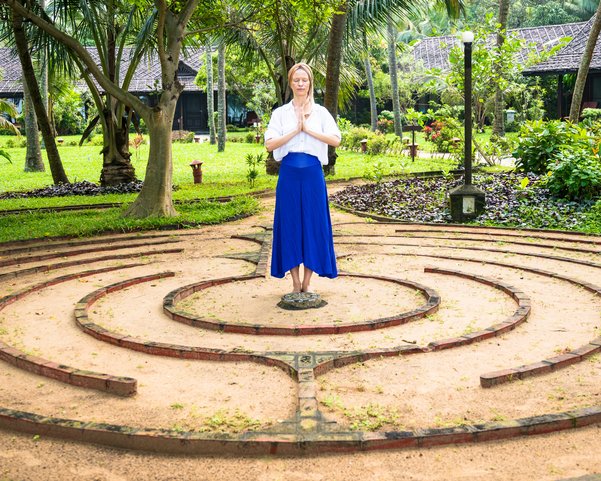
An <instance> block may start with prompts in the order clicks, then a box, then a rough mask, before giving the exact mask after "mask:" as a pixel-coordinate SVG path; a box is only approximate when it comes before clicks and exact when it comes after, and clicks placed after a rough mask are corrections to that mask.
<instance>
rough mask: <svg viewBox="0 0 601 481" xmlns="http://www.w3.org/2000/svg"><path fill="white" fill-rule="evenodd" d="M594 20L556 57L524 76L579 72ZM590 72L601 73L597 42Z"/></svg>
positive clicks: (530, 69)
mask: <svg viewBox="0 0 601 481" xmlns="http://www.w3.org/2000/svg"><path fill="white" fill-rule="evenodd" d="M594 18H595V17H593V18H591V19H590V20H589V21H588V22H585V23H584V24H583V26H582V28H581V29H580V30H579V31H578V32H577V33H576V34H575V35H574V38H573V40H572V41H571V42H570V43H569V44H567V45H566V46H565V47H564V48H562V49H561V50H560V51H559V52H557V54H556V55H554V56H553V57H551V58H550V59H548V60H546V61H544V62H541V63H539V64H537V65H535V66H533V67H531V68H529V69H528V70H526V71H524V74H525V75H541V74H563V73H575V72H578V69H579V67H580V61H581V59H582V54H583V53H584V49H585V47H586V43H587V41H588V37H589V34H590V31H591V26H592V23H593V21H594ZM589 71H592V72H595V71H596V72H600V71H601V44H600V43H599V41H597V44H596V46H595V50H594V52H593V57H592V59H591V64H590V67H589Z"/></svg>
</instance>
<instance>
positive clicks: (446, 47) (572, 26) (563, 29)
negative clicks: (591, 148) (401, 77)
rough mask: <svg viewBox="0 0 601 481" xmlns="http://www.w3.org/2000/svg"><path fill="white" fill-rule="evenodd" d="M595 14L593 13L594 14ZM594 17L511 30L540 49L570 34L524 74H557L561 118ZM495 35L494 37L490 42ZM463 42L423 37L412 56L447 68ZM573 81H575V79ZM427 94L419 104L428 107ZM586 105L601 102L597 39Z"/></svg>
mask: <svg viewBox="0 0 601 481" xmlns="http://www.w3.org/2000/svg"><path fill="white" fill-rule="evenodd" d="M593 18H594V17H593ZM592 21H593V19H592V18H591V20H589V21H588V22H576V23H567V24H562V25H545V26H541V27H530V28H520V29H514V30H510V32H512V33H514V34H516V35H517V36H518V37H519V38H522V39H524V40H525V42H526V44H527V45H530V46H534V48H535V49H536V50H537V51H539V52H540V51H541V50H542V49H549V48H551V47H553V46H555V45H558V44H560V42H561V41H562V39H564V38H566V37H568V38H571V40H570V41H569V43H568V44H567V45H565V46H564V47H563V48H561V49H560V50H559V51H558V52H557V53H556V54H555V55H553V56H552V57H551V58H549V59H548V60H546V61H543V62H541V63H539V64H537V65H535V66H532V67H528V68H527V69H526V70H524V71H523V72H522V73H523V75H538V76H548V75H554V76H557V79H558V81H557V109H556V115H557V117H559V118H562V117H564V116H565V115H567V113H568V110H569V105H570V101H571V91H570V90H569V89H567V88H566V83H567V82H565V76H566V75H568V74H577V73H578V68H579V66H580V59H581V57H582V53H583V51H584V47H585V45H586V41H587V39H588V35H589V32H590V29H591V25H592ZM493 41H494V39H492V38H491V42H493ZM459 42H460V40H459V38H458V37H455V36H452V35H447V36H442V37H428V38H424V39H422V40H421V41H420V42H418V43H417V44H416V45H415V47H414V48H413V51H412V53H413V57H414V59H415V61H416V63H421V64H422V65H423V68H424V69H426V70H429V69H440V70H442V71H445V70H448V69H449V68H450V65H449V51H450V49H451V47H452V46H453V45H456V44H458V43H459ZM529 51H530V48H524V50H523V51H522V52H521V53H520V55H519V56H518V58H519V61H523V62H524V63H525V60H526V57H527V55H528V52H529ZM572 83H573V82H572ZM429 100H431V99H430V98H428V97H425V98H421V99H419V102H418V105H417V108H418V109H420V110H426V109H427V108H428V102H429ZM583 105H584V106H585V107H597V106H599V105H601V45H600V44H599V42H598V43H597V47H596V49H595V53H594V55H593V60H592V63H591V67H590V71H589V76H588V79H587V84H586V90H585V93H584V97H583Z"/></svg>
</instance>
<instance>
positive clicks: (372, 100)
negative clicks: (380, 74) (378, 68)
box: [363, 30, 378, 132]
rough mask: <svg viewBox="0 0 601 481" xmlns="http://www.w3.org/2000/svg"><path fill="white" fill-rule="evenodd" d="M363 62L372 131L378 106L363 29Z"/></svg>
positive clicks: (376, 117) (375, 126) (374, 128)
mask: <svg viewBox="0 0 601 481" xmlns="http://www.w3.org/2000/svg"><path fill="white" fill-rule="evenodd" d="M363 63H364V64H365V80H366V82H367V89H368V90H369V113H370V125H371V130H372V132H375V130H376V128H377V127H378V106H377V103H376V92H375V89H374V77H373V74H372V72H371V61H370V59H369V45H368V43H367V34H366V33H365V30H363Z"/></svg>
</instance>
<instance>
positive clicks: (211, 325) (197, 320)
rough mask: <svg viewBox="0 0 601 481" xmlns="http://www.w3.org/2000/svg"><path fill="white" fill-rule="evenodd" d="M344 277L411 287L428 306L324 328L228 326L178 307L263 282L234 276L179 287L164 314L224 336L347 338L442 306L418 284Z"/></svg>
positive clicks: (166, 303)
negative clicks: (234, 285)
mask: <svg viewBox="0 0 601 481" xmlns="http://www.w3.org/2000/svg"><path fill="white" fill-rule="evenodd" d="M340 276H343V277H358V278H364V279H377V280H380V281H385V282H392V283H395V284H399V285H402V286H406V287H410V288H411V289H415V290H417V291H419V292H421V293H422V295H423V296H424V297H425V298H426V303H425V304H424V305H422V306H420V307H418V308H416V309H413V310H411V311H408V312H403V313H400V314H395V315H393V316H390V317H385V318H381V319H374V320H370V321H366V322H362V323H350V322H347V323H344V322H343V323H338V324H336V325H333V324H323V325H306V326H305V325H292V326H288V325H269V326H267V325H261V324H250V323H243V322H225V321H214V320H212V319H208V318H203V317H199V316H195V315H193V314H189V313H187V312H185V311H182V310H179V309H178V308H177V306H176V303H177V302H179V301H182V300H183V299H185V298H186V297H189V296H191V295H192V294H194V293H195V292H199V291H202V290H204V289H208V288H210V287H214V286H218V285H222V284H227V283H230V282H239V281H247V280H252V279H256V278H260V277H262V276H260V275H250V276H234V277H226V278H222V279H212V280H208V281H202V282H197V283H194V284H189V285H187V286H184V287H180V288H178V289H175V290H174V291H171V292H170V293H169V294H167V295H166V296H165V298H164V299H163V312H164V313H165V314H166V315H167V316H168V317H169V318H171V319H173V320H175V321H179V322H183V323H184V324H189V325H191V326H195V327H201V328H203V329H211V330H218V331H223V332H235V333H242V334H255V335H265V336H272V335H277V336H308V335H315V334H345V333H348V332H359V331H372V330H376V329H383V328H386V327H391V326H398V325H400V324H405V323H407V322H410V321H414V320H416V319H421V318H423V317H425V316H427V315H428V314H431V313H433V312H436V311H437V310H438V307H439V306H440V296H439V295H438V293H437V292H436V291H434V290H433V289H431V288H429V287H426V286H423V285H421V284H418V283H416V282H412V281H408V280H402V279H396V278H392V277H384V276H372V275H365V274H351V273H340Z"/></svg>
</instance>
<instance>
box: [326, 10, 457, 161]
mask: <svg viewBox="0 0 601 481" xmlns="http://www.w3.org/2000/svg"><path fill="white" fill-rule="evenodd" d="M427 3H428V2H427V1H425V0H424V1H422V2H411V1H408V0H378V1H373V2H362V1H359V0H344V1H343V2H342V4H341V5H339V7H338V12H340V13H339V14H336V15H334V16H333V18H332V28H331V29H330V34H329V45H332V48H329V49H328V58H327V60H328V66H327V70H326V79H328V80H329V82H330V83H329V88H328V85H326V92H325V98H324V106H325V107H326V108H328V110H329V111H330V113H331V114H332V115H333V116H334V118H336V114H337V112H338V93H339V85H340V77H339V75H338V73H339V72H340V65H341V63H342V55H343V52H342V40H341V39H340V38H339V37H341V36H344V34H345V31H346V32H355V31H357V30H360V28H361V26H366V27H368V28H379V27H380V26H382V25H384V24H387V23H388V21H389V20H390V19H391V18H405V17H406V16H407V15H408V14H410V13H412V12H415V11H416V10H418V9H419V8H425V7H426V6H427ZM436 3H437V4H441V5H444V6H445V7H446V9H447V13H448V14H449V15H452V16H458V15H459V13H460V12H461V11H463V0H436ZM342 22H344V23H345V24H346V29H344V28H340V24H341V23H342ZM328 157H329V164H328V166H326V169H324V170H325V171H326V173H328V172H332V167H333V166H334V165H335V163H336V150H335V149H333V148H330V149H328Z"/></svg>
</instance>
